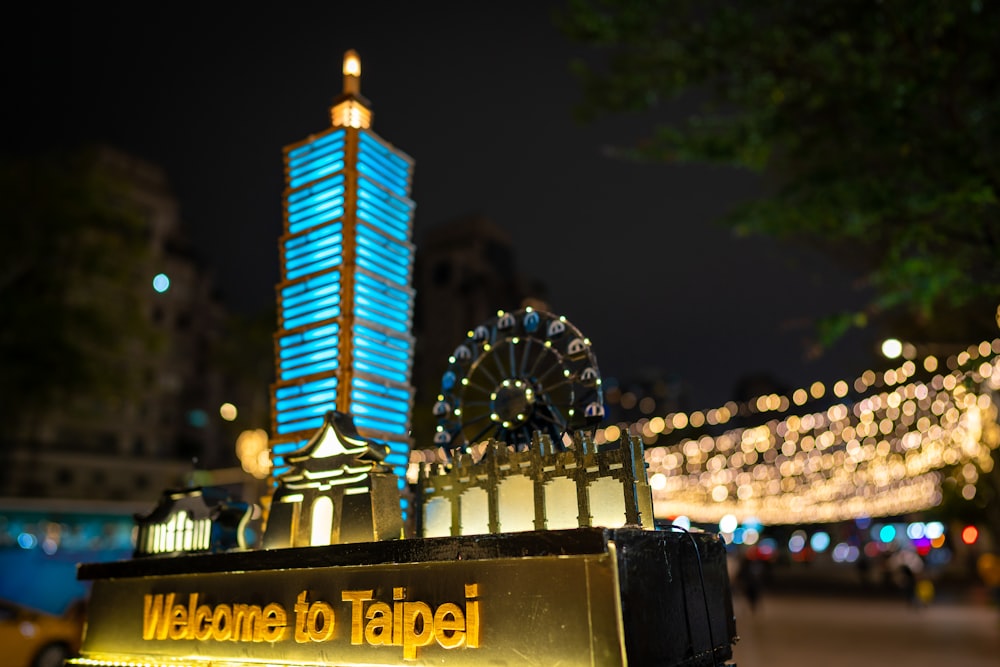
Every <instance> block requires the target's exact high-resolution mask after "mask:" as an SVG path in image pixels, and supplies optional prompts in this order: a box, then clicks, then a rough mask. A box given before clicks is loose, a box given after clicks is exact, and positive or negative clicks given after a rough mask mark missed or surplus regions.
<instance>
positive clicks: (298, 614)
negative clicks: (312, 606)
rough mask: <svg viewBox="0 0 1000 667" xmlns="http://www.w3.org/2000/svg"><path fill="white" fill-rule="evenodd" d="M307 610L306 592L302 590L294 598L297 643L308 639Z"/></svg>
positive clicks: (302, 642) (303, 642)
mask: <svg viewBox="0 0 1000 667" xmlns="http://www.w3.org/2000/svg"><path fill="white" fill-rule="evenodd" d="M308 611H309V605H308V604H306V592H305V591H302V592H301V593H299V597H298V598H297V599H296V600H295V641H296V642H297V643H299V644H305V643H306V642H308V641H309V634H308V633H307V632H306V613H307V612H308Z"/></svg>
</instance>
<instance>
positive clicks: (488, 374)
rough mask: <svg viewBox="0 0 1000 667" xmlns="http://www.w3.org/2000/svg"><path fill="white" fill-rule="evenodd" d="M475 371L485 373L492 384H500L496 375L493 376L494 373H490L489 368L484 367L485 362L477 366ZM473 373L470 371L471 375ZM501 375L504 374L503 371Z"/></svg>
mask: <svg viewBox="0 0 1000 667" xmlns="http://www.w3.org/2000/svg"><path fill="white" fill-rule="evenodd" d="M473 372H475V373H481V374H483V375H485V376H486V379H487V380H489V381H490V384H493V385H496V384H499V381H498V380H497V379H496V378H495V377H493V374H492V373H490V372H489V371H488V370H486V368H485V367H484V364H479V365H478V366H476V370H475V371H473ZM471 375H472V374H471V373H470V376H471ZM501 375H503V373H501ZM469 381H470V382H471V381H472V380H471V379H470V380H469Z"/></svg>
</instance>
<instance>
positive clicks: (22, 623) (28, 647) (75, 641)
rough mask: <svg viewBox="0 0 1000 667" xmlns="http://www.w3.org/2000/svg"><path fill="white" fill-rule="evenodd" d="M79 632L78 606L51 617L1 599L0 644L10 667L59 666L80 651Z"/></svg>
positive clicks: (4, 658) (81, 617)
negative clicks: (63, 613) (61, 614)
mask: <svg viewBox="0 0 1000 667" xmlns="http://www.w3.org/2000/svg"><path fill="white" fill-rule="evenodd" d="M82 632H83V613H81V610H80V609H79V608H77V607H71V610H70V611H69V612H68V613H67V614H65V615H63V616H54V615H52V614H47V613H45V612H42V611H36V610H34V609H28V608H27V607H22V606H20V605H16V604H14V603H12V602H7V601H5V600H0V646H2V647H3V663H4V664H5V665H10V667H62V664H63V661H64V660H66V658H69V657H72V656H74V655H76V652H77V651H78V650H79V648H80V636H81V634H82Z"/></svg>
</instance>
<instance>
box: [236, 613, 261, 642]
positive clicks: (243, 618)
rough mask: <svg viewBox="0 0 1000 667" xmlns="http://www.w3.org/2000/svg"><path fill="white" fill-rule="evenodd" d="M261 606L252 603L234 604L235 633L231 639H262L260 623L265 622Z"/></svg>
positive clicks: (248, 640)
mask: <svg viewBox="0 0 1000 667" xmlns="http://www.w3.org/2000/svg"><path fill="white" fill-rule="evenodd" d="M263 620H264V619H263V614H261V611H260V607H258V606H257V605H252V604H234V605H233V634H232V635H231V636H230V637H229V639H230V641H234V642H235V641H245V642H252V641H258V642H259V641H260V630H261V628H260V625H261V623H262V622H263Z"/></svg>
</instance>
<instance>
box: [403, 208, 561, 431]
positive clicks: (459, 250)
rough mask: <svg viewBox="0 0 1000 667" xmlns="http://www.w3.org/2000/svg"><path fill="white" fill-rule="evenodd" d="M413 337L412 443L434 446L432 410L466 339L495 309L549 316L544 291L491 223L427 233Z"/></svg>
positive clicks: (474, 221) (470, 221) (464, 221)
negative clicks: (525, 274)
mask: <svg viewBox="0 0 1000 667" xmlns="http://www.w3.org/2000/svg"><path fill="white" fill-rule="evenodd" d="M414 285H415V287H416V288H417V300H416V313H415V315H414V334H415V335H416V338H417V341H418V345H417V353H416V359H415V361H414V364H415V370H414V385H415V386H416V389H417V396H416V405H415V407H414V415H413V422H414V437H415V438H416V439H417V442H416V446H417V447H425V448H426V447H430V446H431V445H430V438H431V436H432V435H433V422H434V420H433V419H432V417H431V414H430V410H431V406H432V405H433V403H434V400H435V397H436V396H437V393H438V391H439V389H440V384H441V375H442V373H444V371H445V368H446V367H447V365H448V357H449V356H451V353H452V352H453V351H454V350H455V348H456V347H457V346H458V344H459V343H461V342H462V341H463V340H465V336H466V333H467V332H468V331H469V330H471V329H472V328H473V327H475V326H476V325H477V324H479V323H481V322H484V321H486V320H488V319H489V318H490V317H492V316H494V315H496V311H497V310H498V309H503V310H514V309H517V308H520V307H522V306H524V305H531V306H534V307H536V308H539V309H542V310H548V309H549V308H548V305H547V304H546V303H545V300H544V296H545V289H544V287H543V286H542V285H541V284H540V283H537V282H529V281H528V280H526V279H525V278H524V277H523V276H522V275H520V274H519V273H518V272H517V268H516V262H515V254H514V248H513V246H512V245H511V239H510V235H509V234H508V233H507V231H506V230H504V229H503V228H501V227H500V226H498V225H497V224H496V223H494V222H493V221H492V220H490V219H489V218H487V217H485V216H482V215H469V216H464V217H461V218H456V219H453V220H449V221H446V222H443V223H440V224H438V225H436V226H434V227H432V228H430V229H429V230H427V231H426V232H425V233H424V234H423V235H422V236H421V238H420V240H419V241H418V243H417V263H416V271H415V277H414Z"/></svg>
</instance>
